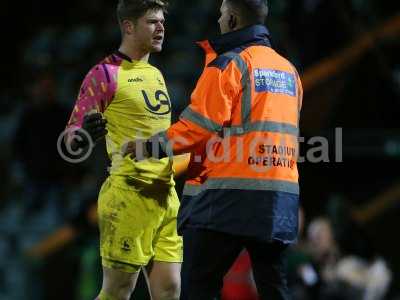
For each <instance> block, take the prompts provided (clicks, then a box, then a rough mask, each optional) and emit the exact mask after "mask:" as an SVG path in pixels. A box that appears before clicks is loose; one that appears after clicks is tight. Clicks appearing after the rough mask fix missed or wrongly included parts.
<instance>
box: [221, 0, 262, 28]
mask: <svg viewBox="0 0 400 300" xmlns="http://www.w3.org/2000/svg"><path fill="white" fill-rule="evenodd" d="M227 2H228V3H229V5H232V7H234V8H236V9H237V12H238V13H239V14H240V16H241V17H242V21H243V23H244V25H253V24H264V23H265V20H266V19H267V16H268V3H267V0H227Z"/></svg>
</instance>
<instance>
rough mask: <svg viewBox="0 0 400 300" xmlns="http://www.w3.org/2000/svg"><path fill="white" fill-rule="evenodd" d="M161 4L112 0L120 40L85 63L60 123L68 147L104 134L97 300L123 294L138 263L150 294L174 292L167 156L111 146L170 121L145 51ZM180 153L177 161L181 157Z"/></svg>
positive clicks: (178, 251) (175, 255)
mask: <svg viewBox="0 0 400 300" xmlns="http://www.w3.org/2000/svg"><path fill="white" fill-rule="evenodd" d="M166 5H167V3H166V1H161V0H143V1H139V0H120V1H119V3H118V7H117V14H118V20H119V25H120V28H121V32H122V43H121V46H120V48H119V50H118V51H116V52H115V53H114V54H112V55H110V56H108V57H107V58H105V59H104V60H103V61H101V62H100V63H99V64H97V65H96V66H94V67H93V68H92V69H91V70H90V71H89V73H88V74H87V76H86V78H85V79H84V81H83V84H82V87H81V90H80V93H79V96H78V99H77V102H76V105H75V108H74V110H73V112H72V115H71V118H70V121H69V123H68V130H70V131H72V132H73V134H71V133H70V134H69V136H68V138H67V144H69V146H70V147H71V148H72V150H74V151H77V150H79V149H81V148H84V147H88V146H91V145H90V144H91V142H94V143H95V142H96V141H97V140H99V139H101V138H103V137H104V136H105V137H106V143H107V152H108V155H109V157H110V158H111V161H112V163H111V167H110V170H109V173H110V175H109V177H108V178H107V179H106V181H105V182H104V184H103V186H102V187H101V190H100V193H99V200H98V221H99V227H100V254H101V257H102V266H103V286H102V290H101V292H100V295H99V296H98V298H97V299H100V300H106V299H107V300H108V299H111V300H127V299H129V298H130V296H131V294H132V292H133V290H134V288H135V284H136V281H137V278H138V274H139V271H140V270H141V269H144V268H143V267H146V269H147V271H148V279H149V286H150V292H151V294H152V297H153V299H160V300H162V299H169V300H171V299H178V297H179V292H180V266H181V262H182V241H181V237H179V236H178V235H177V230H176V227H177V226H176V217H177V212H178V206H179V201H178V197H177V195H176V192H175V189H174V180H173V168H172V160H170V159H168V158H166V159H161V160H157V159H150V160H146V161H142V162H136V161H134V160H132V159H130V158H123V157H122V156H121V154H120V151H119V149H120V148H121V146H122V144H123V143H124V142H126V141H128V140H134V139H137V138H149V137H150V136H152V135H154V134H155V133H157V132H159V131H162V130H166V129H167V128H168V127H169V126H170V121H171V102H170V98H169V95H168V91H167V88H166V85H165V82H164V78H163V76H162V74H161V72H160V71H159V70H158V69H157V68H155V67H154V66H152V65H151V64H149V62H148V59H149V55H150V53H153V52H160V51H161V49H162V44H163V40H164V11H165V9H166ZM93 110H95V111H96V113H91V114H89V112H92V111H93ZM106 120H107V121H106ZM180 160H181V162H182V163H183V165H185V162H186V158H185V157H183V158H182V157H181V158H180Z"/></svg>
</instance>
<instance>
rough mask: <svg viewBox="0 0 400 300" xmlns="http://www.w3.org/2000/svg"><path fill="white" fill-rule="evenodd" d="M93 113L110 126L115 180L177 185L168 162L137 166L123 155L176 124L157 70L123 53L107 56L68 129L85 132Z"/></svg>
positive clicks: (87, 86) (153, 161)
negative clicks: (127, 144) (126, 146)
mask: <svg viewBox="0 0 400 300" xmlns="http://www.w3.org/2000/svg"><path fill="white" fill-rule="evenodd" d="M93 110H96V111H98V112H101V113H103V115H104V117H105V118H106V119H107V121H108V122H107V130H108V134H107V136H106V142H107V152H108V155H109V157H110V159H111V167H110V169H109V172H110V175H111V176H113V177H117V176H118V178H120V179H123V180H125V181H127V182H130V181H133V183H134V182H137V181H140V182H142V183H145V184H152V183H154V182H155V181H156V182H160V181H161V182H164V183H167V184H173V183H174V182H173V171H172V162H171V161H170V160H169V159H168V158H165V159H161V160H158V159H148V160H144V161H140V162H135V161H134V160H132V159H131V158H129V157H125V158H123V157H122V156H121V154H120V151H121V146H122V145H123V144H124V143H125V142H127V141H129V140H135V139H143V138H149V137H151V136H152V135H154V134H155V133H157V132H160V131H163V130H166V129H167V128H168V127H169V126H170V124H171V102H170V99H169V95H168V91H167V87H166V85H165V81H164V78H163V76H162V74H161V72H160V71H159V70H158V69H157V68H155V67H154V66H152V65H151V64H149V63H147V62H143V61H132V60H131V59H130V58H129V57H127V56H126V55H124V54H123V53H121V52H116V53H114V54H112V55H110V56H108V57H106V58H105V59H104V60H103V61H102V62H100V63H99V64H97V65H96V66H94V67H93V68H92V69H91V70H90V71H89V73H88V74H87V75H86V77H85V79H84V81H83V83H82V86H81V89H80V92H79V96H78V99H77V101H76V104H75V107H74V110H73V112H72V115H71V118H70V120H69V122H68V127H69V128H71V129H77V128H80V127H81V126H82V122H83V117H84V115H85V113H87V112H90V111H93ZM121 176H122V177H123V178H121Z"/></svg>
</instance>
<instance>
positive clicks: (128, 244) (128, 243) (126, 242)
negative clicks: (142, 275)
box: [120, 237, 132, 252]
mask: <svg viewBox="0 0 400 300" xmlns="http://www.w3.org/2000/svg"><path fill="white" fill-rule="evenodd" d="M120 244H121V250H122V251H125V252H130V251H131V250H132V239H131V238H130V237H123V238H122V239H121V240H120Z"/></svg>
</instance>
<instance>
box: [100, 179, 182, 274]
mask: <svg viewBox="0 0 400 300" xmlns="http://www.w3.org/2000/svg"><path fill="white" fill-rule="evenodd" d="M178 208H179V199H178V196H177V194H176V191H175V188H174V187H173V186H168V185H165V184H153V185H151V186H149V185H147V186H132V185H128V184H121V182H120V181H118V182H117V181H116V180H115V179H113V178H112V177H109V178H108V179H107V180H106V181H105V182H104V183H103V186H102V187H101V190H100V193H99V204H98V217H99V227H100V255H101V257H102V265H103V266H104V267H108V268H112V269H118V270H121V271H125V272H128V273H135V272H138V271H139V270H140V267H142V266H145V265H147V264H148V263H149V262H150V261H151V260H153V261H160V262H171V263H180V262H182V238H181V237H180V236H178V234H177V229H176V217H177V213H178Z"/></svg>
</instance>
